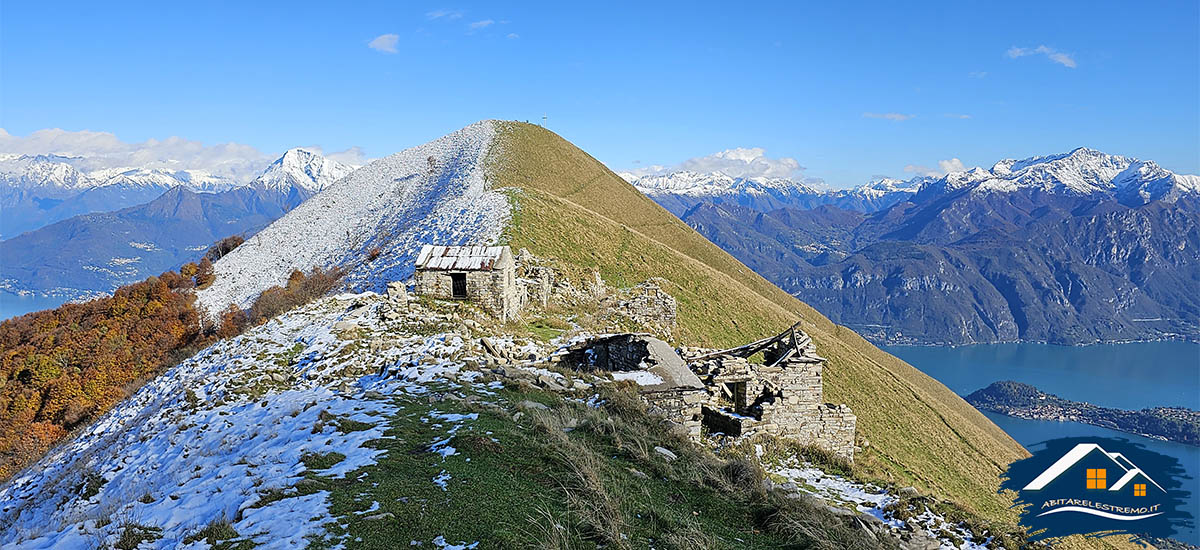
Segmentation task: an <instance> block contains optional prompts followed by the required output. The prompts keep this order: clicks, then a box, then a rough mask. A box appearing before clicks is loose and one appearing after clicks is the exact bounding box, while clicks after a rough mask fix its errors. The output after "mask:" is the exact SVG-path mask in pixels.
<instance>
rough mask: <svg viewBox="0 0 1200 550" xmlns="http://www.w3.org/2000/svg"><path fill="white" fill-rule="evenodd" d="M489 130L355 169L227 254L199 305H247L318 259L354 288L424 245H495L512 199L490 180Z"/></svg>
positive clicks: (401, 273) (472, 129) (393, 275)
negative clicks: (337, 269) (341, 272)
mask: <svg viewBox="0 0 1200 550" xmlns="http://www.w3.org/2000/svg"><path fill="white" fill-rule="evenodd" d="M493 138H494V129H493V122H492V121H482V122H477V123H475V124H472V125H471V126H468V127H466V128H463V129H462V130H459V131H457V132H454V133H452V134H450V135H447V136H445V137H442V138H440V139H438V140H435V141H432V142H430V143H427V144H425V145H421V146H418V147H414V148H412V149H408V150H405V151H402V152H400V153H396V154H394V155H391V156H389V157H386V158H383V159H380V160H377V161H375V162H372V163H371V164H369V165H367V166H365V167H363V168H360V169H358V170H356V171H354V172H353V173H351V174H350V175H349V176H347V177H345V178H343V179H341V180H339V181H338V182H337V183H335V184H334V185H332V186H330V187H329V188H327V189H325V190H324V191H322V192H321V193H319V194H317V195H316V196H314V197H313V198H311V199H309V200H308V201H306V202H304V203H303V204H301V205H300V206H299V207H297V208H296V209H295V210H292V211H291V212H289V213H288V214H287V215H286V216H284V217H283V218H280V219H279V220H276V221H275V223H272V224H271V225H270V226H268V227H267V228H266V229H264V230H262V231H261V232H259V233H258V234H256V235H255V236H254V237H252V238H250V240H248V241H246V243H245V244H243V245H242V246H239V247H238V248H237V249H235V250H234V251H233V252H232V253H230V254H229V255H227V256H225V257H224V258H221V260H220V261H218V262H217V263H216V275H217V278H216V281H215V282H214V283H213V285H212V286H211V287H209V288H207V289H205V290H202V291H200V292H199V300H200V304H201V305H202V306H203V307H204V308H205V309H207V310H208V311H209V312H210V313H214V312H218V311H220V310H222V309H224V308H225V307H227V306H228V305H229V304H238V305H239V306H242V307H245V306H248V305H249V304H250V303H252V302H253V300H254V299H255V298H256V297H257V296H258V295H259V294H260V293H261V292H262V291H263V290H266V289H267V288H270V287H271V286H275V285H279V284H283V283H284V282H286V280H287V278H288V275H289V274H290V273H291V272H292V270H295V269H301V270H309V269H311V268H313V267H322V268H328V267H334V266H340V267H342V268H344V269H345V270H346V282H347V285H348V286H349V287H351V288H358V289H381V288H382V287H383V285H384V284H386V283H387V282H388V281H393V280H403V279H407V278H408V277H409V276H410V275H411V274H412V268H413V258H414V256H415V254H416V252H417V251H418V250H419V249H420V245H421V244H424V243H438V244H449V245H459V244H490V243H494V242H495V241H496V240H497V239H498V238H499V237H500V232H501V231H502V230H503V227H504V224H505V223H506V221H507V219H508V217H509V203H508V200H507V198H506V197H505V196H504V195H503V194H501V193H498V192H496V191H494V190H491V189H489V187H488V185H487V182H486V181H485V178H484V160H485V158H486V157H487V154H488V150H489V148H490V147H491V144H492V140H493ZM375 248H379V252H380V253H379V254H369V252H370V251H372V250H373V249H375ZM369 255H373V256H377V259H376V260H374V261H370V260H368V256H369Z"/></svg>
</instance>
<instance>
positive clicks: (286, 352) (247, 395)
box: [0, 295, 470, 550]
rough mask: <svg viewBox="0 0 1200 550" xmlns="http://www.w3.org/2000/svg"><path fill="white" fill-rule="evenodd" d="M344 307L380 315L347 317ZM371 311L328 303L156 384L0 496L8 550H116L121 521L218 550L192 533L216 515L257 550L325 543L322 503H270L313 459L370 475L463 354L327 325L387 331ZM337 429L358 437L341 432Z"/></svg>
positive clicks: (446, 341)
mask: <svg viewBox="0 0 1200 550" xmlns="http://www.w3.org/2000/svg"><path fill="white" fill-rule="evenodd" d="M350 301H353V302H355V303H368V304H372V305H367V306H365V307H361V308H359V309H356V310H355V311H353V312H352V313H349V314H348V313H345V311H346V308H347V304H348V303H350ZM377 303H378V299H377V297H373V296H369V295H368V296H338V297H332V298H326V299H324V300H320V301H318V302H316V303H313V304H310V305H308V306H305V307H303V308H301V309H298V310H294V311H291V312H289V313H287V314H285V315H283V316H281V317H279V318H277V319H275V320H273V321H271V322H270V323H267V324H266V325H263V326H260V327H256V328H254V329H253V330H251V331H249V332H247V333H245V334H243V335H241V336H238V337H236V338H232V339H229V340H223V341H221V342H218V343H217V344H214V345H212V346H210V347H209V348H207V349H205V350H203V351H201V352H200V353H198V354H196V355H195V356H194V357H192V358H190V359H188V360H186V361H184V362H183V363H181V364H179V365H178V366H176V367H173V368H171V369H170V370H168V371H167V372H165V373H163V374H162V375H160V376H158V377H157V378H155V379H154V380H152V381H151V382H149V383H148V384H146V385H145V386H144V387H142V388H141V389H140V390H138V391H137V393H135V394H134V395H133V396H131V397H130V398H129V399H126V400H125V401H123V402H122V403H121V404H119V405H117V406H116V407H115V408H113V410H111V411H110V412H108V413H107V414H105V415H104V416H103V417H101V418H100V419H99V420H98V421H97V422H95V423H94V424H92V425H91V426H89V427H88V428H87V430H86V431H84V432H83V433H81V434H79V436H78V437H77V438H75V439H73V440H71V441H69V442H67V443H65V444H64V445H62V446H60V447H58V448H56V449H55V450H53V451H51V452H50V453H49V454H48V455H47V456H46V457H44V458H43V459H42V460H41V461H40V462H39V463H38V464H36V465H35V466H34V467H32V468H29V469H27V470H25V471H23V472H21V473H19V474H18V475H17V476H15V477H13V478H12V479H11V480H9V481H8V482H6V483H4V484H0V525H2V526H3V528H2V529H0V548H5V549H22V550H50V549H59V548H71V549H74V548H112V547H113V546H114V543H115V541H116V540H118V537H120V535H121V532H122V531H123V529H124V527H123V524H125V523H136V524H139V525H145V526H147V527H151V528H154V529H156V530H157V531H155V533H154V536H153V537H152V538H153V539H154V540H153V541H151V542H147V543H144V544H143V545H141V546H139V547H140V548H155V549H163V550H166V549H175V548H190V549H196V550H199V549H203V548H209V547H210V546H209V545H208V544H207V543H205V542H204V541H203V540H202V539H201V540H196V541H189V542H188V543H185V542H184V541H185V540H186V539H187V536H188V535H190V534H194V533H195V532H196V531H197V530H199V529H201V528H202V527H204V526H205V525H207V524H209V523H210V522H213V521H218V520H220V519H222V518H225V519H226V520H228V521H229V522H230V523H231V524H232V526H233V527H234V529H235V530H236V531H237V532H238V533H240V534H242V535H244V536H245V537H246V538H247V539H249V540H252V541H253V542H254V543H255V545H257V546H258V547H259V548H280V549H285V548H302V547H304V546H305V545H306V544H307V543H308V542H309V541H308V540H306V537H307V536H310V535H316V536H318V538H321V537H323V536H324V535H323V533H324V531H325V527H324V524H325V523H327V522H329V521H330V514H329V507H330V503H329V501H328V498H327V496H328V493H327V492H326V491H317V492H315V493H312V494H307V495H303V496H295V495H291V494H289V495H287V496H288V497H289V498H283V499H279V500H273V499H271V498H269V497H270V496H271V495H272V494H274V493H282V492H284V491H289V490H292V488H293V487H295V486H297V484H298V482H299V481H300V480H301V479H302V478H303V475H304V472H305V469H306V466H305V464H304V460H303V457H304V455H305V454H306V453H327V452H330V451H336V452H338V453H341V454H342V455H345V459H343V460H341V461H340V462H338V463H337V464H336V465H335V466H333V467H331V468H329V469H325V470H321V474H322V475H329V476H333V477H335V478H340V477H345V475H346V474H347V473H348V472H351V471H354V470H356V469H357V468H360V467H362V466H366V465H370V464H374V463H375V462H376V460H377V459H378V457H379V456H380V455H381V454H382V453H383V451H380V450H378V449H376V448H372V447H370V446H367V445H364V443H366V442H368V441H371V440H376V439H380V438H382V437H384V431H385V430H386V429H387V428H388V423H387V421H386V418H387V417H388V416H390V415H393V414H395V413H396V410H397V406H396V405H395V404H394V401H393V398H394V397H398V396H405V395H421V394H423V393H425V392H427V391H428V390H427V389H426V387H425V385H426V384H428V383H429V382H431V381H433V380H435V379H437V380H438V381H439V382H442V383H445V380H444V377H446V376H450V377H454V375H455V373H457V372H458V371H459V369H460V368H461V366H462V363H461V360H451V359H450V357H451V356H452V355H454V354H459V355H461V350H462V348H463V344H464V340H463V338H462V337H461V336H459V335H457V334H454V333H441V334H436V335H432V336H414V335H411V334H399V333H394V332H393V333H388V342H389V344H388V347H387V349H383V350H376V351H372V352H369V353H368V352H366V350H365V349H361V348H362V347H363V346H362V345H361V342H360V343H359V344H356V343H355V342H356V341H355V340H352V339H344V338H342V337H340V336H339V335H338V334H337V332H336V331H335V330H334V329H333V328H332V327H334V326H336V323H338V322H339V321H345V322H354V323H357V325H356V326H359V327H361V328H362V329H363V330H364V331H368V332H371V333H379V334H383V331H384V330H385V327H384V326H383V324H382V323H381V322H380V321H379V316H378V313H377V312H375V308H376V307H377V305H374V304H377ZM368 313H371V314H368ZM356 350H357V351H356ZM264 357H269V358H271V360H270V361H264V360H263V358H264ZM281 358H285V359H281ZM288 358H290V359H288ZM433 358H436V359H433ZM422 359H424V360H422ZM431 359H432V360H431ZM418 362H420V364H419V365H418V364H417V363H418ZM389 368H390V369H391V373H392V376H380V375H379V374H378V373H381V372H388V369H389ZM460 379H470V376H463V377H461V378H460ZM334 418H336V419H339V420H338V422H340V421H341V419H346V420H352V421H354V422H357V423H362V424H361V427H362V428H363V429H361V430H357V431H349V430H340V429H338V422H333V421H330V419H334ZM448 428H449V427H448ZM431 483H432V482H431Z"/></svg>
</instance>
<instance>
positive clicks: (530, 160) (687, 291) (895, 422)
mask: <svg viewBox="0 0 1200 550" xmlns="http://www.w3.org/2000/svg"><path fill="white" fill-rule="evenodd" d="M498 139H499V141H500V143H499V144H498V147H497V149H496V150H497V151H499V152H500V154H498V155H496V157H495V158H494V160H493V164H492V172H491V175H490V177H489V180H490V182H491V183H492V185H494V186H496V187H515V188H518V189H520V190H521V192H519V193H516V194H515V197H516V202H517V205H518V206H517V208H518V209H517V213H516V214H515V215H514V221H513V225H512V227H511V229H510V233H509V235H508V237H509V244H511V245H512V246H514V247H526V248H529V249H530V251H531V252H533V253H534V254H535V255H539V256H543V257H549V258H555V259H559V260H561V261H564V262H566V263H569V264H573V265H576V266H580V267H585V268H586V267H594V268H596V269H597V270H598V271H599V272H600V273H601V275H602V276H603V277H604V278H605V280H606V281H608V282H610V283H611V284H618V285H629V284H633V283H636V282H639V281H641V280H644V279H646V278H649V277H652V276H657V277H662V278H664V279H666V280H668V281H671V282H672V283H674V286H673V287H672V288H670V289H669V290H670V291H671V292H673V293H674V294H675V297H676V299H677V300H678V301H679V315H680V325H681V331H680V332H681V334H680V338H681V341H684V342H686V343H689V344H708V345H717V346H720V345H732V344H737V343H741V342H745V341H748V340H750V339H753V338H757V337H761V336H762V335H764V334H769V333H772V332H775V331H778V330H782V329H783V328H786V326H787V325H788V324H790V323H791V322H793V321H794V319H796V318H800V319H803V320H804V321H805V323H804V329H805V330H806V331H808V332H810V333H811V334H812V335H813V337H814V339H815V340H816V342H817V345H818V350H819V351H820V352H821V353H822V354H823V355H824V356H826V357H827V358H829V366H828V369H827V370H826V373H827V378H826V380H827V383H826V393H827V398H828V399H829V400H830V401H833V402H846V403H848V404H850V406H851V407H853V408H854V410H855V413H856V414H857V415H858V417H859V432H860V433H861V434H862V435H863V436H865V437H866V439H867V440H868V441H869V442H870V447H869V450H868V451H867V452H866V453H865V454H864V456H863V457H862V458H861V460H860V462H861V464H862V465H863V466H864V467H866V468H869V469H871V470H873V471H875V472H877V473H878V474H880V475H882V476H888V477H892V478H893V479H896V480H897V482H898V483H913V484H915V485H917V486H920V487H924V488H926V489H928V490H930V491H933V492H935V493H937V494H940V495H941V496H945V497H947V498H952V499H954V500H957V501H960V502H962V503H963V504H966V505H968V506H970V507H972V508H974V509H976V510H977V511H980V512H985V513H1003V511H1004V510H1006V509H1007V503H1006V502H1004V501H1003V499H1002V498H1001V497H999V496H998V495H996V494H995V487H996V484H997V483H998V481H997V479H998V478H997V476H998V475H999V474H1000V472H1001V470H1002V468H1003V465H1004V464H1006V463H1008V462H1009V461H1011V460H1014V459H1016V458H1019V457H1021V456H1023V455H1024V452H1025V451H1024V450H1023V449H1022V448H1021V447H1020V445H1018V444H1017V443H1016V442H1015V441H1013V440H1012V439H1011V438H1009V437H1008V436H1007V435H1006V434H1004V433H1003V431H1001V430H1000V429H999V428H997V427H996V426H995V425H994V424H992V423H991V422H990V421H988V420H987V419H986V418H985V417H984V416H983V415H982V414H980V413H979V412H978V411H976V410H974V409H973V408H971V407H970V405H968V404H967V403H966V402H965V401H963V400H962V399H961V398H959V397H958V396H956V395H954V393H953V392H951V391H950V390H948V389H947V388H945V387H944V386H942V385H941V384H939V383H938V382H936V381H935V380H933V379H932V378H929V377H928V376H926V375H924V374H923V373H921V372H919V371H917V370H916V369H914V368H913V367H911V366H910V365H908V364H906V363H904V362H902V361H900V360H899V359H896V358H895V357H892V356H890V355H888V354H886V353H884V352H882V351H880V350H879V349H878V348H875V347H874V346H872V345H871V344H869V343H868V342H866V341H865V340H863V339H862V338H860V337H859V336H858V335H856V334H854V333H853V332H852V331H850V330H848V329H845V328H842V327H838V326H836V325H834V324H833V323H831V322H830V321H829V320H828V319H826V318H825V317H824V316H822V315H820V314H819V313H818V312H816V311H815V310H813V309H812V308H810V307H808V306H807V305H805V304H803V303H802V302H800V301H798V300H796V299H794V298H793V297H791V296H789V295H788V294H786V293H785V292H783V291H782V290H779V289H778V288H777V287H775V286H774V285H772V284H771V283H769V282H768V281H766V280H765V279H763V278H761V277H759V276H758V275H756V274H754V273H753V272H751V271H750V270H749V269H748V268H746V267H745V266H744V265H742V264H740V263H739V262H737V261H736V260H735V259H733V258H732V257H731V256H729V255H728V254H726V253H724V252H723V251H721V250H720V249H719V248H717V247H716V246H715V245H713V244H711V243H709V242H708V241H707V240H705V239H704V238H703V237H702V236H700V235H699V234H698V233H696V232H695V231H692V230H691V229H690V228H689V227H688V226H687V225H686V224H684V223H683V222H681V221H679V220H678V219H677V218H675V217H674V216H672V215H671V214H670V213H669V212H667V211H666V210H664V209H662V208H661V207H659V206H658V205H656V204H655V203H654V202H653V201H651V200H650V199H648V198H646V197H644V196H643V195H641V194H640V193H638V192H637V190H636V189H634V188H633V186H631V185H629V184H627V183H625V182H624V181H623V180H622V179H620V178H619V177H618V176H617V175H616V174H614V173H612V172H611V171H609V170H608V169H607V168H605V167H604V165H603V164H601V163H600V162H598V161H596V160H595V159H593V158H591V157H590V156H588V155H587V154H586V153H584V152H583V151H580V150H579V149H577V148H575V147H574V146H572V145H570V144H569V143H568V142H566V141H565V140H563V139H562V138H561V137H559V136H557V135H555V134H553V133H551V132H549V131H547V130H545V129H543V128H541V127H538V126H533V125H528V124H521V123H505V124H503V126H502V130H501V131H500V132H499V138H498ZM589 214H590V215H589ZM618 220H619V221H618Z"/></svg>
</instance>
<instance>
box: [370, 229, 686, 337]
mask: <svg viewBox="0 0 1200 550" xmlns="http://www.w3.org/2000/svg"><path fill="white" fill-rule="evenodd" d="M592 277H593V281H590V282H586V281H585V282H584V286H583V288H579V287H576V286H575V285H573V284H572V283H571V281H569V280H567V279H566V278H563V277H560V276H559V274H558V272H557V271H556V270H555V269H554V267H552V265H551V262H548V261H546V260H543V259H541V258H538V257H536V256H534V255H533V254H531V253H530V252H529V251H528V250H526V249H524V248H522V249H521V250H520V251H519V252H517V254H515V255H514V254H513V253H512V251H511V249H510V248H509V247H507V246H438V245H424V246H422V247H421V250H420V252H419V253H418V255H417V259H416V264H415V268H414V273H413V285H412V286H413V293H414V294H416V295H418V296H429V297H432V298H437V299H440V300H465V301H471V302H474V303H477V304H478V305H479V306H480V307H481V308H482V309H483V310H484V311H485V312H487V313H488V314H490V315H491V316H493V317H496V318H498V319H500V320H501V321H510V320H513V319H516V318H518V317H519V316H520V315H521V314H522V313H523V312H524V311H527V310H529V309H531V308H535V309H543V310H544V309H546V308H547V307H549V306H550V305H551V304H557V305H560V306H565V307H568V308H570V307H573V306H575V305H578V304H580V303H588V302H595V301H599V303H600V306H601V309H602V311H603V313H602V314H601V317H602V318H605V319H612V316H613V315H615V316H617V317H620V318H628V319H629V320H631V321H633V322H634V323H635V324H636V325H640V326H641V327H642V328H644V329H646V330H650V331H653V332H654V333H656V334H661V335H665V336H668V337H670V336H671V335H672V334H674V331H675V323H676V317H677V309H676V303H675V298H674V297H672V296H671V295H670V294H668V293H667V292H666V291H664V290H663V289H662V286H663V285H664V284H666V283H667V281H665V280H664V279H659V278H654V279H650V280H648V281H645V282H643V283H641V284H638V285H636V286H634V287H633V288H628V289H618V288H610V287H609V286H608V285H606V284H605V283H604V280H603V279H602V278H601V277H600V274H599V273H598V272H593V273H592ZM403 290H404V287H403V283H401V282H399V281H393V282H391V283H388V292H389V294H392V293H396V292H401V291H403ZM612 326H613V327H616V326H627V325H623V324H622V323H615V322H614V323H613V324H612Z"/></svg>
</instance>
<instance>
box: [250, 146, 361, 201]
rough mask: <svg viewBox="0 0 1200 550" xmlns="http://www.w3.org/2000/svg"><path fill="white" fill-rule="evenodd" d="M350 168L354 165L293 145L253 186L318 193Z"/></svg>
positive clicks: (344, 174) (351, 169)
mask: <svg viewBox="0 0 1200 550" xmlns="http://www.w3.org/2000/svg"><path fill="white" fill-rule="evenodd" d="M353 171H354V167H353V166H350V165H347V164H342V163H340V162H338V161H335V160H331V159H328V158H325V157H324V156H321V155H320V154H318V153H315V152H312V151H309V150H307V149H303V148H300V147H294V148H292V149H288V150H287V152H285V153H284V154H283V156H281V157H279V158H278V159H276V160H275V162H272V163H271V165H270V166H268V167H267V169H266V170H264V171H263V173H262V175H261V176H259V177H258V178H257V179H255V180H254V182H253V183H252V185H258V186H260V187H264V188H267V189H272V190H276V191H280V192H284V193H287V192H289V191H290V190H291V189H293V188H297V189H301V190H303V191H305V192H308V193H318V192H320V191H321V190H323V189H325V188H326V187H329V186H330V185H332V184H333V182H335V181H337V180H340V179H342V178H343V177H345V176H346V175H348V174H349V173H350V172H353Z"/></svg>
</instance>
